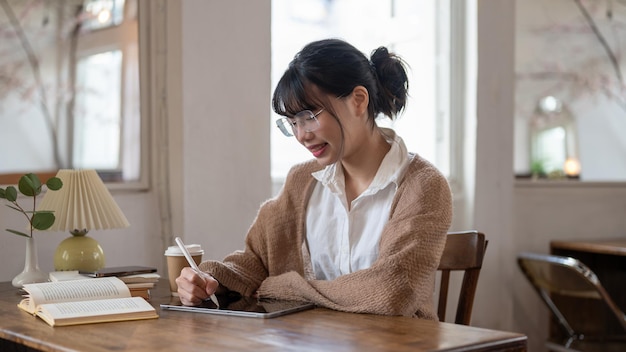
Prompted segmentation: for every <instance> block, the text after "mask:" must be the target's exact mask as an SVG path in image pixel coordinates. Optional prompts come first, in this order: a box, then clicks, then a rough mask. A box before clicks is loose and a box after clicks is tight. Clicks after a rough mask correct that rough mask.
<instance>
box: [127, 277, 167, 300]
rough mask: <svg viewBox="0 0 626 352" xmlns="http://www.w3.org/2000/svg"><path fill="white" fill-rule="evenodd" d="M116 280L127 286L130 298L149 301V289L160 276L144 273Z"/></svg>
mask: <svg viewBox="0 0 626 352" xmlns="http://www.w3.org/2000/svg"><path fill="white" fill-rule="evenodd" d="M117 278H118V279H120V280H122V281H124V283H125V284H126V286H128V289H129V290H130V295H131V296H133V297H143V298H145V299H150V289H151V288H153V287H154V285H155V284H156V283H157V281H159V278H160V276H159V274H157V273H146V274H134V275H126V276H118V277H117Z"/></svg>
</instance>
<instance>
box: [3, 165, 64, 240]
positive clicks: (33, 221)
mask: <svg viewBox="0 0 626 352" xmlns="http://www.w3.org/2000/svg"><path fill="white" fill-rule="evenodd" d="M42 186H43V185H42V184H41V181H40V180H39V177H38V176H37V175H35V174H32V173H30V174H26V175H24V176H22V177H20V180H19V182H18V185H17V187H18V189H19V192H20V193H21V194H23V195H25V196H27V197H32V199H33V210H32V211H31V210H25V209H24V208H22V206H20V205H19V203H18V202H17V189H15V187H14V186H8V187H7V188H6V189H5V188H0V198H4V199H6V200H7V201H8V202H10V203H11V204H7V205H6V206H7V207H9V208H11V209H14V210H16V211H18V212H20V213H22V214H24V216H25V217H26V219H27V220H28V224H29V228H30V233H28V234H27V233H24V232H20V231H15V230H10V229H6V230H7V231H9V232H11V233H13V234H16V235H19V236H24V237H33V230H35V229H36V230H47V229H49V228H50V226H52V225H53V224H54V220H55V217H54V214H53V213H52V211H49V210H36V206H35V205H36V202H37V196H38V195H39V194H40V193H41V188H42ZM46 186H47V187H48V190H50V191H57V190H59V189H61V187H63V182H62V181H61V179H60V178H58V177H51V178H49V179H48V181H46ZM29 214H30V215H29Z"/></svg>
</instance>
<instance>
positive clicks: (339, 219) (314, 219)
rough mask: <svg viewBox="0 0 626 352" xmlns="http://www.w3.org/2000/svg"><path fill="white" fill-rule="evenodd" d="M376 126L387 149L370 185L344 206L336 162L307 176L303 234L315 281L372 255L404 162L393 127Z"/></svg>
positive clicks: (365, 262)
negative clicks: (311, 183) (309, 186)
mask: <svg viewBox="0 0 626 352" xmlns="http://www.w3.org/2000/svg"><path fill="white" fill-rule="evenodd" d="M382 130H383V131H384V134H385V135H386V136H387V137H388V140H387V141H388V142H389V144H391V149H390V150H389V152H388V153H387V155H385V157H384V159H383V161H382V163H381V164H380V167H379V168H378V171H377V172H376V176H375V177H374V179H373V180H372V183H371V184H370V185H369V187H368V188H367V189H366V190H365V191H364V192H363V193H361V194H360V195H359V196H358V197H357V198H356V199H354V200H353V201H352V203H351V206H350V207H349V208H348V205H347V200H346V196H345V183H344V175H343V168H342V166H341V163H339V162H337V163H335V164H333V165H329V166H327V167H326V168H324V169H323V170H320V171H317V172H314V173H313V174H312V175H313V177H315V178H316V179H317V180H318V181H319V182H318V183H317V185H316V186H315V189H314V190H313V194H312V195H311V199H310V200H309V204H308V207H307V216H306V229H307V232H306V233H307V235H306V238H307V245H308V248H309V252H310V255H311V263H312V266H313V271H314V273H315V277H316V278H317V279H320V280H333V279H335V278H337V277H338V276H340V275H344V274H349V273H351V272H354V271H357V270H361V269H366V268H369V267H370V266H371V265H372V264H373V263H374V261H376V259H377V258H378V245H379V242H380V236H381V233H382V230H383V227H384V226H385V224H387V220H388V219H389V210H390V208H391V202H392V201H393V197H394V195H395V193H396V190H397V189H398V185H399V183H400V181H401V180H402V176H404V173H405V171H406V167H407V165H408V164H409V154H408V152H407V149H406V146H405V144H404V141H403V140H402V138H400V137H399V136H397V135H396V134H395V132H394V131H393V130H390V129H386V128H383V129H382ZM348 209H350V210H348Z"/></svg>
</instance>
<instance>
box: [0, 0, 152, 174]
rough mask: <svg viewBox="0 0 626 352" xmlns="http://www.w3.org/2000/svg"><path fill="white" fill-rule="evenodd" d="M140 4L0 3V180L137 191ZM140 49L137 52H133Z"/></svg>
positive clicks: (108, 0) (119, 0) (88, 0)
mask: <svg viewBox="0 0 626 352" xmlns="http://www.w3.org/2000/svg"><path fill="white" fill-rule="evenodd" d="M146 6H147V1H146V2H145V3H144V1H143V0H65V1H54V0H29V1H23V0H0V33H1V36H2V40H1V41H0V126H2V131H3V133H2V136H1V137H0V174H10V173H24V172H36V173H43V172H55V171H56V170H58V169H66V168H71V169H96V170H97V171H98V173H99V174H100V176H101V177H102V178H103V180H105V182H109V183H125V184H142V183H145V175H144V173H145V168H143V165H145V160H143V159H146V157H145V155H143V153H142V150H145V149H146V148H145V139H146V135H145V133H144V130H145V129H144V127H142V126H143V125H145V124H144V123H142V118H141V110H142V108H143V107H142V106H141V105H142V104H141V102H142V99H141V92H140V86H141V85H140V68H139V66H140V65H139V62H140V60H139V58H140V48H142V47H143V46H140V43H139V38H140V33H139V32H140V26H139V19H140V17H141V15H142V13H141V12H142V11H144V10H145V9H146ZM141 50H143V49H141Z"/></svg>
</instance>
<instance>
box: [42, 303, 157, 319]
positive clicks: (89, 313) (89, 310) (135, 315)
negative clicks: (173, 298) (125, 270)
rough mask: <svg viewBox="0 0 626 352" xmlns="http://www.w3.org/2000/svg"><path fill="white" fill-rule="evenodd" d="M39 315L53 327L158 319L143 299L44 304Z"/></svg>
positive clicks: (152, 308)
mask: <svg viewBox="0 0 626 352" xmlns="http://www.w3.org/2000/svg"><path fill="white" fill-rule="evenodd" d="M37 315H38V316H39V317H40V318H41V319H43V320H44V321H46V322H47V323H48V324H50V325H52V326H55V325H74V324H85V323H95V322H107V321H121V320H135V319H148V318H157V317H158V315H157V314H156V310H155V309H154V307H152V305H150V303H148V302H147V301H146V300H145V299H143V298H141V297H131V298H114V299H102V300H94V301H78V302H64V303H53V304H42V305H40V306H39V307H38V312H37Z"/></svg>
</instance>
